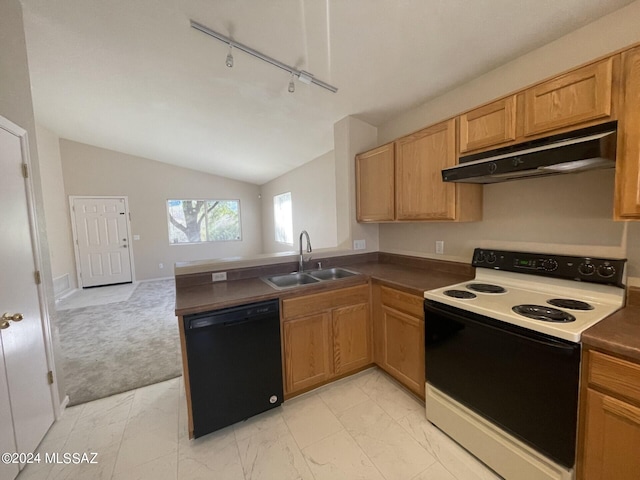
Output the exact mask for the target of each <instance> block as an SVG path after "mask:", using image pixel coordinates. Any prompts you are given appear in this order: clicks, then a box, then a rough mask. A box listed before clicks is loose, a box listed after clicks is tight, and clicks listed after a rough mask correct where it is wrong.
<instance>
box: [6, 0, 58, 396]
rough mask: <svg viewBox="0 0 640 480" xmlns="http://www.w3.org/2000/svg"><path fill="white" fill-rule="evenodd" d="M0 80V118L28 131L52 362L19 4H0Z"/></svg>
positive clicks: (10, 0) (45, 253)
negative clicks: (0, 116)
mask: <svg viewBox="0 0 640 480" xmlns="http://www.w3.org/2000/svg"><path fill="white" fill-rule="evenodd" d="M0 79H1V80H0V115H2V116H3V117H5V118H7V119H9V120H11V121H12V122H13V123H15V124H17V125H19V126H20V127H22V128H24V129H25V130H27V132H28V137H29V154H30V158H31V178H32V182H33V188H34V191H33V194H34V197H35V210H36V222H37V228H38V244H39V248H40V253H41V265H40V267H41V274H42V279H43V286H44V292H45V295H46V302H47V305H48V310H49V312H48V313H49V316H50V325H51V334H52V341H53V356H54V360H55V359H59V358H60V344H59V339H58V328H57V323H56V316H55V305H54V295H53V281H52V276H51V263H50V260H49V245H48V243H47V228H46V223H45V211H44V206H43V196H42V184H41V172H40V164H39V161H38V147H37V143H36V125H35V119H34V114H33V102H32V99H31V82H30V80H29V66H28V63H27V47H26V43H25V37H24V26H23V23H22V8H21V6H20V2H19V1H18V0H2V1H1V2H0ZM54 374H55V379H56V382H57V387H58V394H59V396H60V399H61V400H62V399H63V398H64V394H65V393H64V380H63V378H64V377H63V372H62V361H61V360H58V361H57V362H56V365H55V372H54Z"/></svg>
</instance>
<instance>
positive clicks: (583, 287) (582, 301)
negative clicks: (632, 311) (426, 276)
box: [424, 249, 625, 342]
mask: <svg viewBox="0 0 640 480" xmlns="http://www.w3.org/2000/svg"><path fill="white" fill-rule="evenodd" d="M490 253H491V256H490V255H489V252H488V251H485V250H480V249H476V251H475V253H474V261H473V264H474V266H476V267H480V268H476V277H475V279H473V280H469V281H466V282H461V283H458V284H455V285H449V286H446V287H442V288H438V289H435V290H430V291H427V292H425V294H424V296H425V298H426V299H428V300H432V301H436V302H439V303H444V304H446V305H449V306H452V307H456V308H459V309H462V310H466V311H469V312H474V313H477V314H480V315H484V316H487V317H491V318H494V319H497V320H501V321H504V322H507V323H510V324H513V325H518V326H520V327H523V328H528V329H530V330H534V331H537V332H541V333H544V334H547V335H551V336H554V337H557V338H562V339H565V340H569V341H572V342H579V341H580V337H581V334H582V332H583V331H584V330H586V329H587V328H589V327H591V326H592V325H595V324H596V323H597V322H599V321H600V320H602V319H604V318H606V317H607V316H609V315H611V314H612V313H614V312H615V311H617V310H618V309H620V308H622V306H623V305H624V294H625V289H624V288H623V285H622V279H623V278H624V277H623V275H624V272H623V270H624V260H600V259H591V258H586V257H585V258H580V257H567V256H558V255H555V256H549V255H539V254H526V253H521V252H505V251H490ZM488 258H489V259H492V260H493V261H492V262H491V263H490V264H489V263H488V262H487V261H486V260H487V259H488ZM605 264H606V268H605V267H604V266H605ZM543 265H544V266H543ZM585 265H593V272H592V273H589V272H591V270H592V269H591V268H590V267H585ZM545 266H546V268H547V269H551V270H550V271H549V270H547V269H545ZM600 267H602V268H600ZM599 268H600V269H601V271H602V272H603V273H604V274H605V275H604V276H603V275H598V269H599ZM579 270H583V273H584V274H583V273H579ZM611 270H613V271H614V275H612V276H607V275H608V274H609V273H610V272H611ZM591 275H594V277H593V278H585V277H590V276H591ZM593 280H595V281H593ZM451 291H453V292H455V293H454V296H452V295H451ZM445 292H448V293H445ZM558 300H560V301H558ZM567 300H568V302H567ZM549 302H551V303H549ZM514 307H515V308H514ZM518 312H520V313H518ZM525 315H530V316H531V317H532V318H529V317H528V316H525ZM545 316H549V317H550V318H548V319H546V320H543V319H540V318H543V317H545Z"/></svg>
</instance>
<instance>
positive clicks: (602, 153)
mask: <svg viewBox="0 0 640 480" xmlns="http://www.w3.org/2000/svg"><path fill="white" fill-rule="evenodd" d="M615 156H616V122H609V123H606V124H603V125H597V126H595V127H588V128H584V129H581V130H575V131H572V132H569V133H564V134H561V135H554V136H551V137H547V138H541V139H538V140H533V141H531V142H526V143H521V144H518V145H513V146H509V147H504V148H500V149H497V150H490V151H487V152H482V153H477V154H474V155H467V156H464V157H460V158H459V161H458V165H456V166H455V167H452V168H447V169H445V170H442V180H443V181H445V182H462V183H497V182H505V181H507V180H514V179H517V178H527V177H537V176H543V175H557V174H561V173H576V172H583V171H585V170H593V169H596V168H613V167H615Z"/></svg>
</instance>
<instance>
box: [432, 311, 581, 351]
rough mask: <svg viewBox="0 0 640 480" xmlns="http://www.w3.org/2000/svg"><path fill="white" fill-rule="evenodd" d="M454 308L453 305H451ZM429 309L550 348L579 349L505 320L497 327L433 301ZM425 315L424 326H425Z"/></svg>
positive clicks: (576, 345)
mask: <svg viewBox="0 0 640 480" xmlns="http://www.w3.org/2000/svg"><path fill="white" fill-rule="evenodd" d="M452 308H455V307H452ZM428 310H431V311H432V312H434V313H437V314H439V315H445V316H449V317H454V319H455V320H457V321H459V322H461V323H473V324H476V325H481V326H483V327H486V328H489V329H492V330H497V331H501V332H507V333H509V334H510V335H514V336H516V337H519V338H522V339H524V340H527V341H529V342H534V343H538V344H540V345H545V346H547V347H552V348H558V349H561V350H566V351H567V352H573V351H575V349H576V348H578V349H579V344H577V343H571V344H567V343H564V342H562V341H560V340H555V339H553V338H548V337H546V336H545V337H542V336H540V335H539V334H538V333H537V332H534V331H533V330H531V335H524V334H522V333H520V332H518V331H516V330H515V329H514V328H513V327H512V326H511V325H510V324H508V323H506V322H501V323H504V327H502V326H501V327H497V326H495V325H491V324H489V323H484V322H480V321H478V320H475V319H473V318H469V317H466V316H464V315H460V314H459V313H457V312H452V311H450V310H445V309H441V308H439V307H437V306H436V305H434V304H433V303H429V304H425V311H428ZM495 321H496V322H499V321H500V320H495ZM426 322H427V319H426V316H425V327H426Z"/></svg>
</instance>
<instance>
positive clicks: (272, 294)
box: [175, 252, 474, 316]
mask: <svg viewBox="0 0 640 480" xmlns="http://www.w3.org/2000/svg"><path fill="white" fill-rule="evenodd" d="M360 257H361V258H360ZM359 260H361V261H359ZM324 263H325V264H326V267H333V266H339V267H343V268H346V269H348V270H351V271H353V272H356V273H358V274H359V275H355V276H352V277H348V278H344V279H339V280H331V281H326V282H321V283H319V284H314V285H305V286H300V287H295V288H289V289H285V290H276V289H275V288H273V287H271V286H269V285H267V284H266V283H265V282H263V281H262V280H260V278H259V277H260V276H263V275H265V274H273V273H271V272H268V271H267V268H268V267H267V266H265V267H255V268H254V269H252V270H251V271H247V269H242V271H240V270H239V271H238V274H237V275H231V272H232V270H233V269H231V268H230V269H229V277H230V278H235V279H230V280H227V281H223V282H213V283H212V282H210V281H207V282H203V283H200V284H198V282H197V279H196V277H195V276H194V277H192V278H191V279H186V278H183V279H180V280H178V277H176V280H177V281H176V309H175V313H176V315H177V316H182V315H187V314H191V313H199V312H205V311H209V310H217V309H220V308H226V307H231V306H235V305H241V304H246V303H253V302H258V301H263V300H269V299H274V298H286V297H290V296H297V295H303V294H311V293H318V292H322V291H327V290H331V289H335V288H344V287H348V286H353V285H358V284H363V283H367V282H368V281H369V279H371V280H373V281H376V282H380V283H382V284H385V285H388V286H390V287H393V288H397V289H400V290H404V291H406V292H408V293H412V294H414V295H420V296H421V295H422V294H423V292H424V291H425V290H431V289H434V288H440V287H443V286H445V285H451V284H454V283H459V282H463V281H465V280H470V279H472V278H473V276H474V269H473V268H472V267H470V266H469V265H466V264H462V263H456V262H448V261H441V260H431V259H426V258H418V257H408V256H404V255H395V254H385V253H377V252H376V253H375V254H371V253H369V254H364V255H362V256H359V255H353V256H350V257H336V258H335V259H327V260H326V261H325V262H324ZM271 267H273V266H271ZM326 267H325V268H326ZM280 270H284V271H287V267H281V268H280ZM288 271H292V270H291V268H290V267H289V270H288ZM274 273H282V271H280V272H274ZM198 275H199V277H198V278H204V276H205V275H206V274H198ZM252 275H253V276H252ZM209 277H210V275H209Z"/></svg>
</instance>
